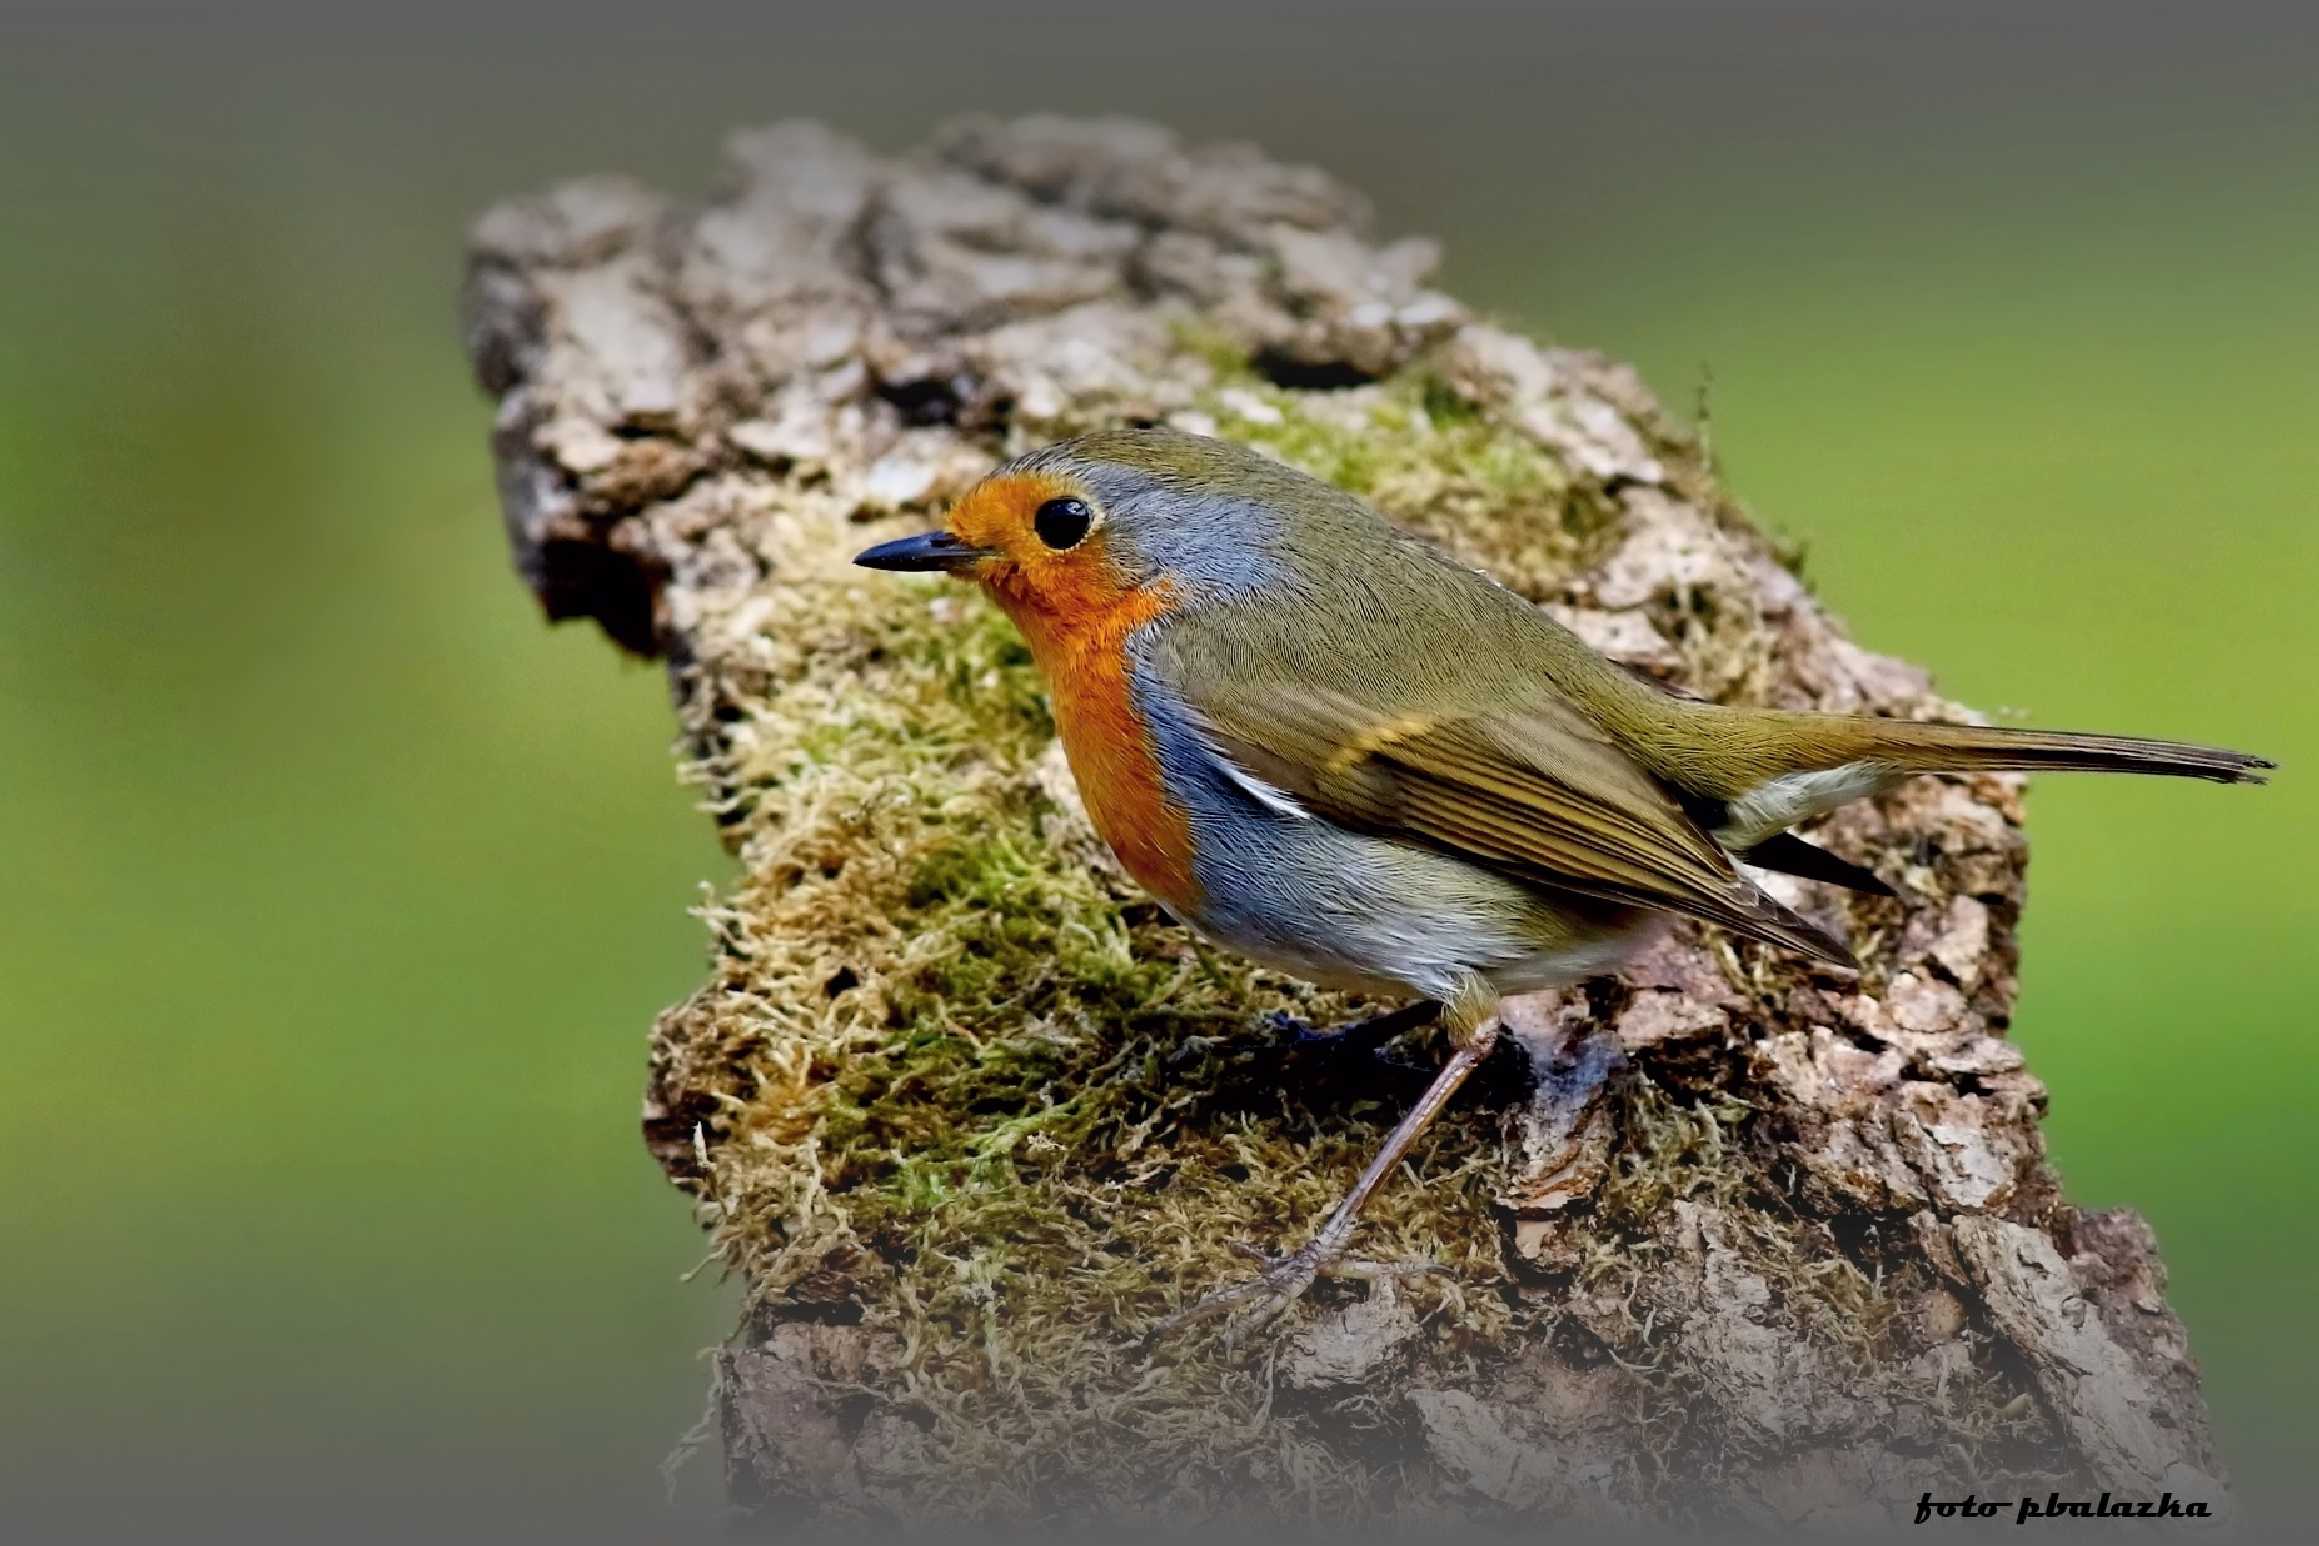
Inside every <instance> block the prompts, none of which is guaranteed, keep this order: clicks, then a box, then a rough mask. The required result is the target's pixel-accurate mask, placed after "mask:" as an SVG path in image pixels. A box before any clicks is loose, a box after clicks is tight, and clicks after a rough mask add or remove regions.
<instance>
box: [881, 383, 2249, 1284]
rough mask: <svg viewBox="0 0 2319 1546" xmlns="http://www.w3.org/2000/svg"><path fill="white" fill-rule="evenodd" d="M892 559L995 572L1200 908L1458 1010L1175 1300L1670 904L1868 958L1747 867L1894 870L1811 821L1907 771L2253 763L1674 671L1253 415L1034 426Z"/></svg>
mask: <svg viewBox="0 0 2319 1546" xmlns="http://www.w3.org/2000/svg"><path fill="white" fill-rule="evenodd" d="M855 562H856V563H859V564H864V565H867V566H869V567H870V568H873V569H905V570H941V571H946V572H948V573H951V574H954V575H960V576H965V577H969V578H972V579H974V580H976V581H979V582H980V583H981V584H982V586H983V587H984V588H985V589H986V590H988V591H989V592H990V594H991V595H992V596H993V597H994V598H995V599H996V600H997V602H998V604H999V605H1000V606H1001V607H1002V608H1004V609H1005V611H1006V613H1007V614H1008V616H1009V617H1011V618H1012V619H1013V620H1014V622H1015V624H1016V626H1017V627H1018V628H1020V629H1021V631H1022V634H1023V637H1024V638H1025V639H1026V640H1027V641H1028V642H1029V645H1030V649H1031V654H1032V657H1033V659H1034V660H1035V661H1036V662H1037V664H1038V667H1039V669H1040V671H1041V672H1042V673H1043V674H1044V676H1045V678H1046V681H1047V686H1048V689H1049V692H1050V694H1051V696H1052V700H1053V707H1054V715H1055V727H1056V730H1057V732H1058V734H1059V735H1060V736H1061V738H1062V742H1063V748H1064V751H1065V753H1066V754H1067V755H1068V757H1069V759H1070V763H1071V771H1072V774H1073V776H1074V777H1075V778H1076V779H1077V781H1078V785H1079V792H1080V794H1081V796H1082V798H1083V799H1084V800H1085V802H1086V806H1087V814H1088V816H1089V817H1090V818H1091V819H1092V821H1093V822H1094V825H1095V829H1096V830H1097V831H1098V832H1099V833H1101V834H1102V836H1103V838H1104V840H1105V841H1106V842H1108V843H1109V844H1110V845H1111V847H1112V850H1113V851H1114V852H1115V853H1117V854H1118V855H1119V859H1120V862H1121V863H1122V864H1123V865H1124V866H1125V867H1126V869H1127V871H1128V873H1129V874H1130V875H1132V876H1133V877H1134V878H1135V879H1136V881H1137V882H1138V883H1139V884H1141V885H1143V886H1144V887H1146V888H1147V889H1149V890H1150V891H1151V892H1152V894H1153V895H1155V896H1156V897H1158V898H1159V900H1160V901H1161V902H1162V903H1164V904H1165V905H1166V906H1167V908H1168V910H1169V911H1170V912H1172V913H1173V914H1174V915H1175V916H1176V917H1177V918H1179V919H1181V920H1182V921H1183V922H1184V923H1186V924H1189V925H1190V926H1191V927H1192V928H1194V929H1197V930H1198V931H1200V932H1201V933H1203V934H1205V935H1207V936H1208V937H1210V938H1211V939H1214V940H1215V941H1217V942H1218V943H1220V944H1223V945H1225V946H1227V947H1229V948H1231V949H1234V950H1237V951H1239V952H1241V953H1242V954H1244V955H1247V956H1249V957H1252V958H1254V959H1255V960H1257V961H1260V962H1262V963H1264V964H1266V965H1269V966H1273V967H1276V968H1278V969H1281V970H1284V971H1286V972H1289V973H1290V974H1292V975H1295V976H1299V977H1303V978H1306V979H1308V980H1311V981H1314V982H1317V983H1322V984H1325V985H1328V986H1332V987H1343V988H1350V989H1354V990H1357V991H1360V992H1364V993H1372V994H1380V995H1385V996H1389V997H1396V998H1406V997H1410V996H1412V995H1413V996H1414V997H1415V998H1416V1000H1418V1001H1419V1003H1421V1004H1430V1005H1433V1006H1438V1009H1439V1012H1440V1013H1442V1014H1443V1015H1444V1017H1445V1018H1446V1021H1447V1027H1448V1030H1449V1032H1450V1041H1451V1045H1452V1048H1453V1049H1454V1050H1453V1052H1452V1055H1451V1056H1450V1058H1449V1059H1448V1061H1447V1062H1446V1063H1445V1064H1444V1065H1443V1067H1442V1068H1441V1071H1440V1072H1439V1074H1438V1075H1437V1076H1436V1077H1435V1078H1434V1080H1433V1083H1432V1085H1431V1086H1430V1087H1429V1088H1428V1089H1427V1091H1426V1093H1425V1095H1424V1096H1423V1097H1422V1098H1421V1099H1420V1100H1419V1101H1418V1103H1417V1105H1416V1106H1415V1108H1414V1109H1412V1110H1411V1111H1410V1112H1409V1114H1408V1115H1407V1116H1406V1117H1404V1118H1403V1119H1402V1121H1401V1122H1400V1123H1399V1125H1398V1126H1396V1127H1395V1128H1394V1130H1393V1132H1392V1134H1391V1135H1390V1136H1389V1137H1388V1138H1387V1139H1386V1141H1385V1144H1384V1146H1383V1148H1382V1149H1381V1150H1380V1151H1379V1152H1378V1154H1377V1156H1376V1158H1375V1159H1374V1160H1373V1161H1372V1162H1371V1163H1370V1165H1369V1167H1368V1169H1367V1170H1366V1171H1364V1172H1363V1173H1362V1175H1361V1177H1360V1179H1359V1180H1358V1181H1357V1182H1355V1183H1354V1185H1353V1188H1352V1190H1351V1192H1350V1193H1348V1194H1347V1196H1346V1197H1345V1199H1344V1201H1343V1202H1342V1203H1341V1204H1340V1205H1339V1206H1338V1207H1337V1208H1336V1210H1335V1211H1334V1212H1333V1213H1331V1214H1330V1215H1329V1217H1328V1219H1327V1220H1326V1221H1325V1222H1324V1223H1323V1224H1322V1225H1321V1227H1320V1229H1319V1231H1318V1232H1317V1233H1316V1234H1315V1235H1314V1236H1313V1238H1312V1239H1311V1240H1310V1241H1308V1242H1307V1243H1306V1244H1305V1245H1304V1246H1303V1247H1301V1248H1300V1249H1298V1250H1296V1251H1293V1252H1291V1253H1289V1254H1288V1255H1287V1256H1285V1257H1282V1258H1279V1259H1278V1260H1276V1261H1273V1262H1272V1263H1271V1264H1270V1265H1269V1266H1268V1267H1267V1269H1266V1270H1265V1271H1264V1272H1263V1274H1262V1275H1261V1276H1259V1277H1258V1278H1256V1279H1254V1280H1253V1281H1251V1282H1249V1283H1245V1284H1240V1285H1237V1286H1235V1287H1232V1288H1228V1289H1225V1290H1223V1291H1222V1292H1220V1293H1218V1294H1214V1295H1211V1296H1210V1297H1209V1298H1208V1299H1207V1300H1204V1301H1202V1302H1201V1303H1200V1304H1198V1305H1195V1306H1194V1307H1193V1309H1192V1310H1190V1311H1187V1312H1185V1315H1184V1316H1179V1317H1177V1319H1179V1320H1180V1319H1184V1318H1188V1317H1190V1316H1193V1315H1198V1314H1202V1313H1206V1312H1207V1311H1209V1310H1213V1309H1222V1308H1227V1307H1229V1306H1232V1305H1235V1304H1239V1303H1243V1302H1247V1301H1254V1300H1263V1301H1267V1302H1269V1303H1270V1304H1272V1305H1274V1306H1277V1305H1280V1304H1284V1303H1286V1302H1287V1301H1288V1300H1290V1299H1293V1298H1294V1297H1295V1296H1296V1295H1298V1294H1300V1293H1302V1292H1303V1290H1304V1289H1305V1288H1306V1287H1307V1286H1308V1285H1310V1283H1311V1282H1312V1281H1313V1279H1314V1277H1315V1276H1316V1275H1317V1274H1319V1273H1321V1272H1324V1271H1327V1270H1329V1269H1330V1268H1332V1267H1335V1266H1338V1265H1339V1263H1340V1260H1341V1258H1343V1256H1344V1253H1345V1249H1346V1246H1347V1244H1348V1243H1349V1242H1350V1240H1351V1238H1352V1234H1353V1227H1354V1224H1355V1221H1356V1220H1357V1218H1358V1217H1359V1214H1360V1210H1361V1207H1362V1205H1363V1204H1364V1203H1365V1202H1366V1201H1367V1200H1368V1198H1369V1197H1370V1195H1371V1194H1372V1193H1373V1192H1375V1191H1376V1189H1377V1188H1378V1187H1379V1186H1380V1185H1381V1184H1382V1183H1383V1182H1384V1180H1385V1178H1386V1177H1387V1176H1389V1175H1390V1174H1391V1173H1392V1171H1393V1168H1394V1167H1395V1166H1396V1165H1398V1164H1399V1163H1400V1161H1401V1158H1402V1156H1403V1155H1404V1154H1405V1153H1406V1152H1407V1151H1408V1149H1409V1147H1410V1145H1411V1144H1412V1143H1414V1142H1415V1141H1416V1139H1417V1138H1418V1136H1419V1135H1420V1134H1422V1133H1423V1132H1424V1131H1425V1129H1426V1127H1427V1126H1428V1125H1429V1124H1430V1123H1431V1122H1432V1121H1433V1119H1434V1118H1435V1116H1437V1115H1438V1114H1439V1113H1440V1111H1441V1109H1442V1107H1443V1106H1444V1105H1445V1104H1446V1103H1447V1102H1448V1101H1449V1099H1450V1097H1451V1096H1452V1095H1454V1094H1455V1093H1456V1091H1457V1089H1458V1087H1459V1085H1460V1084H1461V1083H1463V1082H1464V1080H1465V1079H1466V1077H1467V1075H1469V1074H1471V1073H1472V1072H1473V1070H1474V1069H1475V1068H1476V1067H1477V1066H1478V1065H1479V1064H1480V1063H1481V1062H1482V1060H1483V1059H1484V1058H1485V1057H1486V1056H1487V1055H1488V1054H1489V1052H1490V1049H1491V1047H1492V1045H1493V1044H1494V1043H1495V1041H1496V1040H1497V1037H1498V1035H1499V1030H1500V1024H1499V1018H1498V1004H1499V1001H1500V999H1501V997H1502V996H1504V995H1507V994H1512V993H1522V992H1529V991H1533V990H1537V989H1542V988H1550V987H1556V986H1559V985H1562V984H1566V983H1570V982H1575V981H1578V980H1581V979H1583V978H1587V977H1591V976H1595V975H1597V974H1601V973H1606V972H1611V971H1614V970H1615V969H1616V968H1617V967H1618V966H1619V965H1620V963H1621V962H1622V961H1624V960H1625V959H1626V958H1627V957H1628V956H1630V955H1631V954H1632V953H1633V952H1634V951H1635V950H1636V949H1637V948H1638V947H1639V946H1640V945H1641V944H1643V943H1644V942H1645V941H1647V939H1648V938H1649V936H1650V933H1651V930H1652V926H1653V923H1654V921H1656V920H1659V919H1662V918H1665V917H1667V916H1670V915H1678V916H1688V917H1693V918H1700V919H1704V920H1706V921H1707V922H1709V923H1713V924H1719V925H1721V926H1722V927H1724V928H1727V929H1730V930H1732V931H1734V932H1735V933H1739V934H1742V935H1745V936H1747V937H1748V938H1750V939H1759V940H1766V941H1769V942H1770V943H1772V944H1774V945H1779V946H1784V947H1786V948H1788V949H1792V950H1797V951H1801V952H1803V953H1804V954H1806V955H1810V956H1814V957H1817V958H1819V959H1820V960H1823V961H1828V962H1833V963H1836V964H1838V965H1841V966H1851V965H1852V964H1853V962H1852V957H1851V955H1850V953H1849V952H1848V951H1847V950H1846V949H1845V947H1844V945H1843V943H1842V942H1841V941H1839V940H1837V939H1836V938H1834V937H1832V936H1831V935H1830V934H1828V933H1827V932H1826V931H1825V930H1823V929H1821V928H1820V927H1819V926H1817V925H1816V924H1814V923H1812V922H1810V921H1809V920H1807V919H1805V918H1803V917H1801V916H1799V915H1798V914H1797V913H1795V912H1793V911H1791V910H1790V909H1789V908H1787V907H1785V906H1783V905H1781V903H1779V902H1778V901H1776V900H1774V899H1773V898H1772V897H1771V896H1769V895H1767V894H1766V893H1765V892H1764V891H1763V890H1762V889H1761V888H1759V887H1758V886H1757V885H1756V884H1755V883H1754V882H1753V881H1752V880H1750V879H1749V878H1748V876H1747V875H1746V873H1745V872H1744V871H1742V869H1741V868H1740V864H1741V863H1742V862H1744V863H1746V864H1749V865H1753V866H1756V867H1759V868H1763V869H1770V870H1779V871H1784V872H1787V873H1789V874H1795V875H1803V876H1809V877H1812V878H1815V879H1818V880H1822V881H1827V882H1831V883H1834V884H1836V885H1839V886H1847V887H1851V888H1853V889H1856V890H1864V891H1874V892H1879V893H1883V894H1886V895H1889V894H1891V891H1890V888H1889V887H1887V886H1886V885H1885V884H1884V883H1883V882H1882V881H1880V880H1878V879H1877V878H1876V876H1875V875H1874V874H1873V873H1871V872H1870V871H1868V870H1866V869H1863V868H1861V867H1859V866H1857V865H1854V864H1851V863H1848V862H1846V861H1844V860H1842V859H1839V858H1837V857H1836V856H1835V855H1833V854H1831V853H1829V852H1827V851H1826V850H1824V849H1821V848H1818V847H1815V846H1814V845H1812V844H1809V843H1806V842H1804V841H1802V840H1801V839H1798V838H1796V837H1793V836H1791V835H1789V833H1788V830H1787V829H1788V828H1790V827H1792V826H1794V825H1796V824H1797V823H1799V822H1804V821H1809V820H1811V819H1812V818H1813V817H1816V816H1819V815H1822V814H1824V813H1826V812H1828V811H1830V810H1833V809H1834V808H1835V807H1837V806H1839V805H1842V804H1844V803H1846V802H1847V801H1851V800H1857V799H1861V798H1863V797H1864V796H1868V795H1873V794H1877V793H1880V792H1882V791H1884V790H1888V789H1890V788H1892V787H1893V786H1894V785H1895V784H1896V783H1898V782H1899V781H1900V780H1902V779H1904V778H1906V777H1908V776H1909V775H1911V774H1917V773H1936V772H1959V771H1965V770H1971V769H2040V770H2042V769H2048V768H2082V769H2092V770H2098V771H2110V772H2125V773H2166V774H2177V775H2182V776H2185V777H2191V778H2207V779H2213V780H2216V781H2218V782H2221V783H2259V782H2261V776H2260V770H2261V769H2265V768H2269V767H2271V766H2272V764H2271V763H2269V762H2266V761H2264V760H2263V759H2261V758H2258V757H2250V756H2246V755H2244V754H2242V753H2239V752H2233V751H2224V750H2220V749H2217V748H2213V747H2206V746H2192V745H2183V744H2178V743H2175V742H2170V741H2152V740H2140V739H2133V738H2128V737H2123V736H2107V735H2083V734H2075V733H2068V732H2058V731H2044V730H2019V729H1992V728H1987V727H1983V726H1979V725H1950V724H1922V723H1914V722H1909V721H1902V720H1892V719H1874V718H1862V717H1848V716H1839V715H1828V714H1810V713H1794V712H1784V711H1779V710H1773V709H1758V708H1747V707H1742V706H1738V705H1726V704H1717V703H1707V702H1701V701H1697V700H1693V699H1690V698H1684V697H1678V696H1676V695H1674V694H1672V693H1669V692H1667V691H1665V690H1663V689H1661V688H1660V687H1658V686H1656V685H1655V684H1653V683H1651V682H1650V681H1648V680H1646V679H1644V678H1642V677H1639V676H1636V675H1634V674H1632V673H1630V672H1628V671H1627V670H1625V669H1624V668H1622V667H1620V666H1618V665H1616V664H1615V663H1613V662H1611V661H1610V660H1608V659H1606V658H1604V657H1603V656H1601V655H1598V654H1596V653H1595V652H1594V651H1593V650H1592V649H1590V648H1588V647H1587V646H1586V645H1585V644H1584V643H1582V642H1581V641H1580V640H1579V639H1578V638H1577V636H1576V635H1574V634H1572V633H1571V632H1570V631H1569V630H1567V629H1565V628H1563V627H1562V626H1561V625H1559V624H1558V623H1556V622H1555V621H1554V620H1553V619H1552V618H1551V617H1549V616H1547V614H1546V613H1545V612H1543V611H1541V610H1540V609H1539V608H1537V607H1535V606H1533V605H1531V604H1530V603H1529V602H1527V601H1525V600H1523V599H1522V598H1521V597H1519V596H1517V595H1515V594H1514V593H1513V592H1512V591H1510V590H1507V589H1506V588H1504V587H1503V586H1501V585H1499V584H1497V583H1496V582H1494V581H1492V580H1490V579H1489V578H1487V577H1486V576H1484V575H1482V574H1479V573H1476V572H1475V571H1473V570H1471V569H1468V568H1466V567H1464V566H1462V565H1460V564H1458V563H1456V562H1455V561H1453V560H1452V559H1450V558H1448V557H1447V556H1446V555H1444V554H1442V553H1440V552H1438V551H1436V550H1435V549H1434V548H1432V547H1430V546H1428V545H1427V544H1425V543H1424V542H1422V541H1420V540H1418V539H1417V538H1415V537H1413V536H1411V535H1409V534H1408V533H1406V532H1403V531H1401V530H1399V529H1398V528H1396V527H1394V526H1393V525H1392V524H1391V523H1389V522H1388V521H1387V520H1385V519H1384V518H1383V517H1382V516H1380V515H1379V514H1378V513H1377V512H1376V511H1374V510H1372V509H1371V508H1370V507H1369V506H1367V505H1366V504H1364V503H1362V501H1361V500H1359V499H1358V498H1356V497H1354V496H1353V495H1352V494H1349V493H1347V492H1345V491H1344V490H1342V489H1338V488H1336V487H1333V486H1331V485H1330V484H1327V483H1324V482H1321V481H1319V480H1318V479H1315V478H1311V477H1308V476H1306V475H1305V474H1303V473H1300V472H1297V471H1295V470H1293V469H1291V468H1289V467H1285V466H1282V465H1280V464H1279V463H1276V462H1274V461H1272V460H1270V459H1268V458H1266V457H1264V456H1262V455H1260V454H1258V453H1256V452H1253V451H1250V450H1248V449H1246V448H1244V447H1241V446H1238V445H1234V444H1232V443H1230V442H1227V441H1221V440H1210V439H1204V438H1201V437H1198V436H1194V435H1186V434H1180V433H1177V432H1174V431H1170V430H1163V429H1126V430H1115V431H1106V432H1102V433H1098V434H1092V435H1085V436H1082V437H1080V438H1078V439H1075V440H1068V441H1064V442H1062V443H1061V444H1058V445H1053V446H1049V447H1047V448H1046V449H1044V450H1041V451H1036V452H1033V453H1031V454H1030V455H1027V456H1024V457H1021V458H1019V459H1017V460H1016V461H1014V462H1011V463H1009V464H1008V465H1006V466H1005V467H1002V468H1000V469H999V470H998V471H997V472H995V473H993V474H991V475H990V476H989V477H988V478H986V479H984V480H983V481H982V482H981V483H979V484H977V485H976V486H975V487H974V488H973V489H972V490H970V491H969V492H968V493H967V494H966V495H965V496H964V497H962V498H961V499H959V500H958V501H957V503H956V504H955V505H954V507H953V508H952V509H951V511H950V515H949V520H948V522H947V524H946V525H945V526H944V527H943V528H942V529H940V530H937V531H931V532H927V533H924V534H923V535H920V536H913V537H905V538H902V539H901V540H900V541H896V542H888V543H884V544H882V545H880V546H878V547H874V548H871V549H870V550H869V551H867V552H865V553H863V554H861V555H860V556H859V557H858V558H856V559H855Z"/></svg>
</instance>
